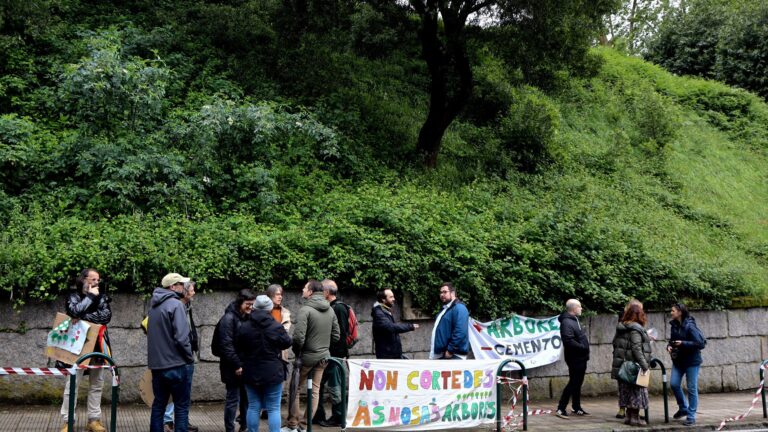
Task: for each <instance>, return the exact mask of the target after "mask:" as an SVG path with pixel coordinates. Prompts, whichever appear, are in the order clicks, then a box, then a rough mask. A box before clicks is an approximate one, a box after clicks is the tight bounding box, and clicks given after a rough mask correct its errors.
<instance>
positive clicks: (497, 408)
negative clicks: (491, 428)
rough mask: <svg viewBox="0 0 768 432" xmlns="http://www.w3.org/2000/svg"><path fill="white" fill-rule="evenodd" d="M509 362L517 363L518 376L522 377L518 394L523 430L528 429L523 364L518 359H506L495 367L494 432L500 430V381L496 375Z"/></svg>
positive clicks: (502, 370)
mask: <svg viewBox="0 0 768 432" xmlns="http://www.w3.org/2000/svg"><path fill="white" fill-rule="evenodd" d="M509 363H517V365H518V366H520V377H521V378H522V379H523V386H522V391H521V393H522V395H521V396H520V398H521V399H523V430H528V383H527V376H526V374H525V365H524V364H523V363H522V362H521V361H520V360H511V359H506V360H504V361H503V362H501V364H500V365H499V367H498V368H496V377H497V380H496V432H501V383H499V381H498V377H499V376H501V374H502V373H503V372H504V366H506V365H508V364H509Z"/></svg>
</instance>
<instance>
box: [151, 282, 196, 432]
mask: <svg viewBox="0 0 768 432" xmlns="http://www.w3.org/2000/svg"><path fill="white" fill-rule="evenodd" d="M189 281H190V279H189V278H187V277H184V276H182V275H180V274H178V273H169V274H167V275H165V277H164V278H163V280H162V282H161V283H162V288H155V291H154V292H153V293H152V300H151V301H150V306H149V315H148V319H149V323H148V326H147V364H148V366H149V369H150V370H151V371H152V392H153V393H154V395H155V400H154V402H153V403H152V416H151V418H150V422H149V430H150V432H163V413H164V411H165V406H166V404H167V403H168V398H169V397H170V396H173V402H174V405H175V407H174V420H175V424H174V430H175V431H176V432H187V431H188V429H187V427H188V423H189V405H190V393H191V390H192V374H193V372H194V369H195V364H194V357H193V354H192V343H191V338H190V327H189V321H187V311H186V308H185V307H184V304H183V303H182V302H181V299H183V298H184V284H185V283H187V282H189Z"/></svg>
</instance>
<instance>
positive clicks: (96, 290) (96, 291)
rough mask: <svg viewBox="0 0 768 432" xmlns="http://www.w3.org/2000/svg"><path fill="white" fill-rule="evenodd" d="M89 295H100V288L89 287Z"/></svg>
mask: <svg viewBox="0 0 768 432" xmlns="http://www.w3.org/2000/svg"><path fill="white" fill-rule="evenodd" d="M88 294H92V295H95V296H97V295H99V286H98V285H89V286H88Z"/></svg>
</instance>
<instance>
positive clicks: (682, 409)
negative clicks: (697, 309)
mask: <svg viewBox="0 0 768 432" xmlns="http://www.w3.org/2000/svg"><path fill="white" fill-rule="evenodd" d="M670 315H671V317H672V320H671V321H670V322H669V324H670V325H671V327H672V331H671V334H670V337H669V343H668V345H667V351H668V352H669V355H670V357H672V377H671V380H670V385H671V387H672V392H673V393H674V394H675V399H676V400H677V406H678V410H677V412H676V413H675V414H674V416H673V417H674V418H675V419H680V418H683V417H685V418H686V419H685V423H683V424H684V425H685V426H692V425H694V424H696V410H697V409H698V405H699V368H701V363H702V359H701V350H702V349H704V347H705V346H706V344H707V340H706V339H705V338H704V335H703V334H702V333H701V330H699V327H698V326H697V325H696V320H695V319H693V317H692V316H690V314H689V313H688V308H687V307H685V305H684V304H682V303H676V304H675V305H674V306H672V311H671V312H670ZM683 375H685V378H686V384H687V387H688V399H687V400H686V398H685V395H684V394H683V389H682V388H681V383H682V380H683Z"/></svg>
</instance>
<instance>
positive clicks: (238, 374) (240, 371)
mask: <svg viewBox="0 0 768 432" xmlns="http://www.w3.org/2000/svg"><path fill="white" fill-rule="evenodd" d="M242 374H243V368H239V369H238V370H236V371H235V375H237V376H241V375H242Z"/></svg>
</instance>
